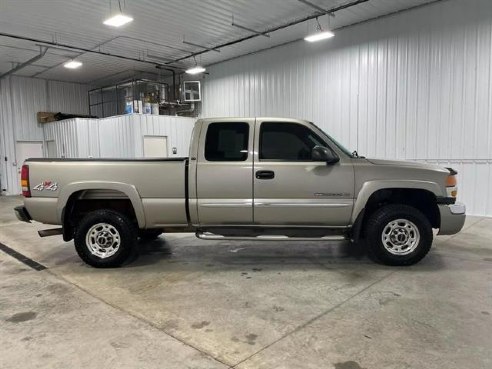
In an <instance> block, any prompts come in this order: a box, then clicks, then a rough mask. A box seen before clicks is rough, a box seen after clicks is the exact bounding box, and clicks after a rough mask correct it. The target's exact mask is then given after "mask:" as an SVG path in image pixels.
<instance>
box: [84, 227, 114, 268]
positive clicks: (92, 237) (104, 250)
mask: <svg viewBox="0 0 492 369" xmlns="http://www.w3.org/2000/svg"><path fill="white" fill-rule="evenodd" d="M85 243H86V245H87V248H88V249H89V251H90V252H91V254H93V255H95V256H98V257H100V258H101V259H106V258H109V257H110V256H113V255H114V254H115V253H116V252H117V251H118V249H119V248H120V245H121V237H120V233H119V232H118V230H117V229H116V228H115V227H114V226H112V225H111V224H108V223H98V224H95V225H93V226H92V227H91V228H90V229H89V231H87V235H86V237H85Z"/></svg>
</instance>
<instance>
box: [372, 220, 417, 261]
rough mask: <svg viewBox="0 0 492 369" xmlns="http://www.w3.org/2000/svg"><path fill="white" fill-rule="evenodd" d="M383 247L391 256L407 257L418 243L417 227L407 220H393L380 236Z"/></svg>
mask: <svg viewBox="0 0 492 369" xmlns="http://www.w3.org/2000/svg"><path fill="white" fill-rule="evenodd" d="M381 240H382V242H383V246H384V248H385V249H386V250H388V252H390V253H391V254H393V255H399V256H401V255H408V254H410V253H411V252H413V251H414V250H415V249H416V248H417V246H418V245H419V242H420V233H419V229H418V228H417V226H416V225H415V224H414V223H412V222H411V221H409V220H408V219H395V220H392V221H391V222H389V223H388V224H387V225H386V226H385V227H384V229H383V233H382V235H381Z"/></svg>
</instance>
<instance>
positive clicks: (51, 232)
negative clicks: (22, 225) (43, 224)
mask: <svg viewBox="0 0 492 369" xmlns="http://www.w3.org/2000/svg"><path fill="white" fill-rule="evenodd" d="M38 234H39V237H50V236H58V235H60V234H63V228H52V229H44V230H42V231H38Z"/></svg>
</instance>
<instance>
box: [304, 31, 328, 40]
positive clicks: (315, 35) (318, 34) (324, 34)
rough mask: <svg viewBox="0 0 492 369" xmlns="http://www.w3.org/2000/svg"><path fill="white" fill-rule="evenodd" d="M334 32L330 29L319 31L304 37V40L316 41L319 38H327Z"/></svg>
mask: <svg viewBox="0 0 492 369" xmlns="http://www.w3.org/2000/svg"><path fill="white" fill-rule="evenodd" d="M333 36H335V34H334V33H333V32H331V31H321V32H316V33H313V34H312V35H309V36H306V37H304V40H306V41H308V42H316V41H321V40H326V39H328V38H332V37H333Z"/></svg>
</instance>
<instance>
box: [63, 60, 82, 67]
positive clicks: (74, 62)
mask: <svg viewBox="0 0 492 369" xmlns="http://www.w3.org/2000/svg"><path fill="white" fill-rule="evenodd" d="M63 66H64V67H65V68H68V69H77V68H80V67H81V66H82V63H81V62H79V61H77V60H70V61H68V62H66V63H65V64H63Z"/></svg>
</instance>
